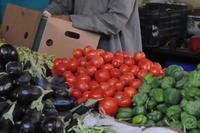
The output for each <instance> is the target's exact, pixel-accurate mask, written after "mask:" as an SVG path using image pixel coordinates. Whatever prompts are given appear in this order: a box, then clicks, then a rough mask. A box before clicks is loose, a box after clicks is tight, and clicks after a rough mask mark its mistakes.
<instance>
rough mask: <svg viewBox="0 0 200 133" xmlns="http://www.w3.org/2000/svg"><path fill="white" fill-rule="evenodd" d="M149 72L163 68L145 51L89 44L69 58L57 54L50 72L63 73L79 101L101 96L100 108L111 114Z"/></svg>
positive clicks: (125, 103)
mask: <svg viewBox="0 0 200 133" xmlns="http://www.w3.org/2000/svg"><path fill="white" fill-rule="evenodd" d="M148 72H149V73H152V74H153V75H154V76H159V75H162V74H163V69H162V67H161V66H160V64H159V63H156V62H152V61H151V60H149V59H147V58H146V55H145V53H144V52H137V53H136V54H135V55H134V56H131V54H130V53H129V52H121V51H116V52H115V53H114V54H113V53H110V52H106V51H104V50H102V49H97V50H95V49H94V48H92V47H91V46H86V47H85V48H84V49H75V50H74V51H73V57H72V58H56V59H55V60H54V67H53V69H52V73H53V74H60V75H63V77H65V79H66V81H67V82H68V83H69V85H70V86H71V88H72V89H71V94H72V96H73V97H75V98H76V99H77V102H78V103H82V102H84V101H86V100H88V99H102V100H101V101H100V103H99V111H100V112H102V113H105V114H107V115H110V116H115V115H116V113H117V111H118V108H119V107H130V106H131V100H132V98H133V97H134V96H135V95H136V94H137V91H138V88H139V87H140V86H141V85H142V78H143V77H144V76H145V74H147V73H148Z"/></svg>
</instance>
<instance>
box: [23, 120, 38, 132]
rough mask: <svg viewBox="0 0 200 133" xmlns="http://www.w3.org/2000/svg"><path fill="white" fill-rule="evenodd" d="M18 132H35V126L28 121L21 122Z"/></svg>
mask: <svg viewBox="0 0 200 133" xmlns="http://www.w3.org/2000/svg"><path fill="white" fill-rule="evenodd" d="M19 133H35V126H34V124H33V123H31V122H30V121H24V122H22V124H21V126H20V130H19Z"/></svg>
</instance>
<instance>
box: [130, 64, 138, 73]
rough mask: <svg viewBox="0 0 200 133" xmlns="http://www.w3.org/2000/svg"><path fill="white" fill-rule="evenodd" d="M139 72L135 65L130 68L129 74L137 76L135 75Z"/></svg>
mask: <svg viewBox="0 0 200 133" xmlns="http://www.w3.org/2000/svg"><path fill="white" fill-rule="evenodd" d="M139 71H140V69H139V67H138V66H137V65H133V66H131V67H130V72H131V73H133V74H134V75H137V73H138V72H139Z"/></svg>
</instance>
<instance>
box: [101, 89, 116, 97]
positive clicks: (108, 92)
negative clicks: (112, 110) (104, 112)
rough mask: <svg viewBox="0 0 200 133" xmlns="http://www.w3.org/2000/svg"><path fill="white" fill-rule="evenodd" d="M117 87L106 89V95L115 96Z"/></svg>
mask: <svg viewBox="0 0 200 133" xmlns="http://www.w3.org/2000/svg"><path fill="white" fill-rule="evenodd" d="M115 92H116V89H115V87H112V86H111V87H109V89H108V90H106V91H104V97H113V96H114V95H115Z"/></svg>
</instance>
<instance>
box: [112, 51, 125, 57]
mask: <svg viewBox="0 0 200 133" xmlns="http://www.w3.org/2000/svg"><path fill="white" fill-rule="evenodd" d="M114 56H122V57H123V56H124V54H123V52H122V51H120V50H117V51H116V52H115V53H114Z"/></svg>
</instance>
